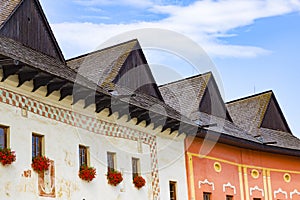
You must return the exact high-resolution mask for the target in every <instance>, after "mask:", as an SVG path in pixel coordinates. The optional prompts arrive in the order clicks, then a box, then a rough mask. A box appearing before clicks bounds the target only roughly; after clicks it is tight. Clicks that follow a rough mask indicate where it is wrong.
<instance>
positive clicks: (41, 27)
mask: <svg viewBox="0 0 300 200" xmlns="http://www.w3.org/2000/svg"><path fill="white" fill-rule="evenodd" d="M1 3H4V4H5V5H6V7H7V8H9V10H8V11H7V13H6V14H3V15H2V14H1V21H2V23H1V22H0V23H1V25H0V35H2V36H5V37H8V38H11V39H13V40H16V41H18V42H20V43H22V44H23V45H25V46H27V47H30V48H32V49H34V50H37V51H39V52H41V53H43V54H46V55H49V56H51V57H54V58H56V59H59V60H60V61H62V62H65V60H64V57H63V54H62V52H61V50H60V48H59V46H58V44H57V41H56V39H55V37H54V35H53V32H52V31H51V28H50V26H49V23H48V21H47V19H46V17H45V14H44V12H43V10H42V7H41V5H40V3H39V2H38V0H22V1H19V2H18V1H16V0H12V1H3V0H1ZM6 7H5V8H6ZM12 8H13V9H12ZM5 18H6V19H5Z"/></svg>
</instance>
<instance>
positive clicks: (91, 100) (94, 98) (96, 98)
mask: <svg viewBox="0 0 300 200" xmlns="http://www.w3.org/2000/svg"><path fill="white" fill-rule="evenodd" d="M103 99H110V96H108V95H105V94H102V93H95V92H93V93H91V94H90V95H88V96H86V98H85V100H84V107H83V108H87V107H88V106H90V105H92V104H97V102H98V103H99V102H100V101H101V100H103Z"/></svg>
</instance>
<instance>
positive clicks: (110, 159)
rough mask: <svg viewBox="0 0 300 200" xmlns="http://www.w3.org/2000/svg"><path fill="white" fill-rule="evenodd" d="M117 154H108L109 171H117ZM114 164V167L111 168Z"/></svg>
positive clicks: (109, 152)
mask: <svg viewBox="0 0 300 200" xmlns="http://www.w3.org/2000/svg"><path fill="white" fill-rule="evenodd" d="M116 155H117V154H116V153H115V152H111V151H108V152H107V153H106V157H107V159H106V160H107V171H116V170H117V161H116V157H117V156H116ZM111 164H112V166H111Z"/></svg>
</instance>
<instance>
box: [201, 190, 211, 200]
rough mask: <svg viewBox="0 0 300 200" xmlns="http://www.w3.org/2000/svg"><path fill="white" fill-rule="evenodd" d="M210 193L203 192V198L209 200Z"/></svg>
mask: <svg viewBox="0 0 300 200" xmlns="http://www.w3.org/2000/svg"><path fill="white" fill-rule="evenodd" d="M210 197H211V193H208V192H203V200H210Z"/></svg>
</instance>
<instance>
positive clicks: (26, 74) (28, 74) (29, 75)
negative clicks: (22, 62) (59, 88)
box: [17, 67, 39, 87]
mask: <svg viewBox="0 0 300 200" xmlns="http://www.w3.org/2000/svg"><path fill="white" fill-rule="evenodd" d="M38 73H39V72H38V71H37V70H35V69H32V68H29V67H23V68H22V69H21V70H19V71H18V78H19V84H18V86H17V87H20V86H21V85H23V84H24V83H25V82H26V81H30V80H32V79H33V78H34V77H35V76H36V75H37V74H38Z"/></svg>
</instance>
